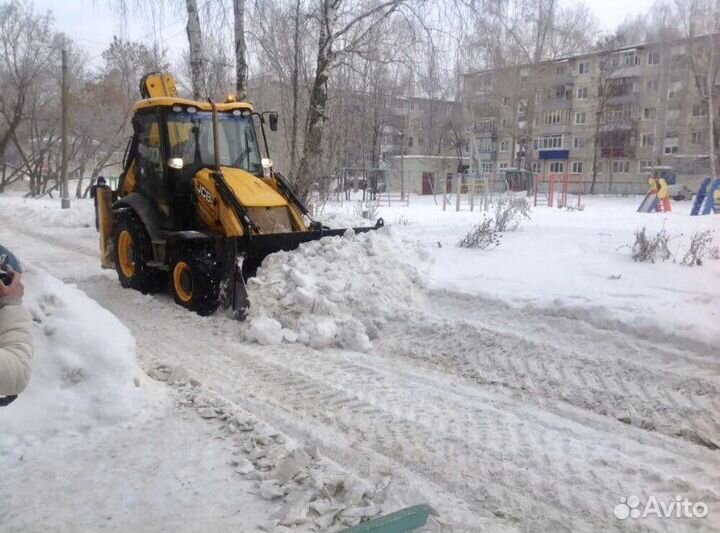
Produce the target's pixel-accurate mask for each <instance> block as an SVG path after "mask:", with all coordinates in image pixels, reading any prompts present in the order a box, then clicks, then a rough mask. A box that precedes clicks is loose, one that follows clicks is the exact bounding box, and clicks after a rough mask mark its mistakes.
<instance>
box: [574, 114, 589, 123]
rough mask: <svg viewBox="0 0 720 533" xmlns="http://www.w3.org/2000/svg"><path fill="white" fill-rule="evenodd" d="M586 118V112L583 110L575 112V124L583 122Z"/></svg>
mask: <svg viewBox="0 0 720 533" xmlns="http://www.w3.org/2000/svg"><path fill="white" fill-rule="evenodd" d="M586 118H587V114H586V113H585V111H581V112H579V113H575V124H585V119H586Z"/></svg>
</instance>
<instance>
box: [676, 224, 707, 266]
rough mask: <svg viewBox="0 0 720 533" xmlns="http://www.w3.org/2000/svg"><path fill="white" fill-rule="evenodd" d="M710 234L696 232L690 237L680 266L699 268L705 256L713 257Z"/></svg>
mask: <svg viewBox="0 0 720 533" xmlns="http://www.w3.org/2000/svg"><path fill="white" fill-rule="evenodd" d="M712 240H713V239H712V232H711V231H710V230H705V231H696V232H695V233H693V234H692V236H691V237H690V248H688V251H687V252H685V255H684V256H683V258H682V260H681V261H680V264H681V265H685V266H696V265H697V266H701V265H702V264H703V259H704V258H705V256H706V255H710V257H712V256H713V253H714V251H715V250H714V249H713V248H711V245H712Z"/></svg>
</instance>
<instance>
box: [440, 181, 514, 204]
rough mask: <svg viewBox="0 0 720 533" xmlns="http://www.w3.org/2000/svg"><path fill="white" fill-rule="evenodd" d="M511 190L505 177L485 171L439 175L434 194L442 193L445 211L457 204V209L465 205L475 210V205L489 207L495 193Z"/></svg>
mask: <svg viewBox="0 0 720 533" xmlns="http://www.w3.org/2000/svg"><path fill="white" fill-rule="evenodd" d="M508 190H509V188H508V183H507V181H506V180H505V179H502V178H498V177H497V176H492V175H490V174H485V173H479V172H476V173H464V174H448V175H447V176H444V177H438V178H436V179H435V182H434V192H433V194H434V196H435V198H436V200H435V202H436V203H437V197H438V196H440V195H442V207H443V211H447V208H448V206H449V205H452V204H454V205H455V211H461V210H462V209H463V208H464V207H467V208H469V209H470V211H474V210H475V206H476V205H479V206H482V207H483V209H487V206H488V204H489V203H490V201H491V198H492V196H493V195H496V194H502V193H506V192H507V191H508Z"/></svg>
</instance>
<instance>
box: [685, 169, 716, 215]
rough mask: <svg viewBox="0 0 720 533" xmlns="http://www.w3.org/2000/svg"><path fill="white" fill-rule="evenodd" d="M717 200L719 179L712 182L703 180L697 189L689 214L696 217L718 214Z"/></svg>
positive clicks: (708, 179) (707, 179) (706, 179)
mask: <svg viewBox="0 0 720 533" xmlns="http://www.w3.org/2000/svg"><path fill="white" fill-rule="evenodd" d="M718 199H720V178H718V179H714V180H710V178H705V179H704V180H703V182H702V184H701V185H700V189H698V193H697V196H696V197H695V202H694V203H693V206H692V210H691V211H690V214H691V215H692V216H696V215H709V214H711V213H717V212H719V211H720V209H719V208H720V202H719V201H718ZM716 206H717V207H716Z"/></svg>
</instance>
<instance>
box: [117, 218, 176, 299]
mask: <svg viewBox="0 0 720 533" xmlns="http://www.w3.org/2000/svg"><path fill="white" fill-rule="evenodd" d="M127 235H129V239H130V240H131V242H130V245H129V246H130V249H129V252H128V248H127V246H128V245H127V244H126V243H125V239H127ZM121 240H123V242H122V243H121V242H120V241H121ZM112 242H113V260H114V261H115V271H116V272H117V275H118V279H119V280H120V285H122V286H123V287H125V288H130V289H135V290H137V291H140V292H142V293H143V294H148V293H154V292H160V291H162V290H164V289H165V287H166V285H167V275H166V273H165V272H163V271H162V270H158V269H155V268H152V267H149V266H148V264H147V263H148V261H150V260H151V259H152V257H153V254H152V242H151V241H150V235H148V232H147V230H146V229H145V226H144V225H143V223H142V221H141V220H140V218H139V217H138V216H137V215H136V214H135V213H133V212H132V211H121V212H118V213H115V214H114V216H113V240H112ZM128 253H129V254H130V256H131V262H132V268H130V266H129V265H128V264H127V263H128V257H127V254H128Z"/></svg>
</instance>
